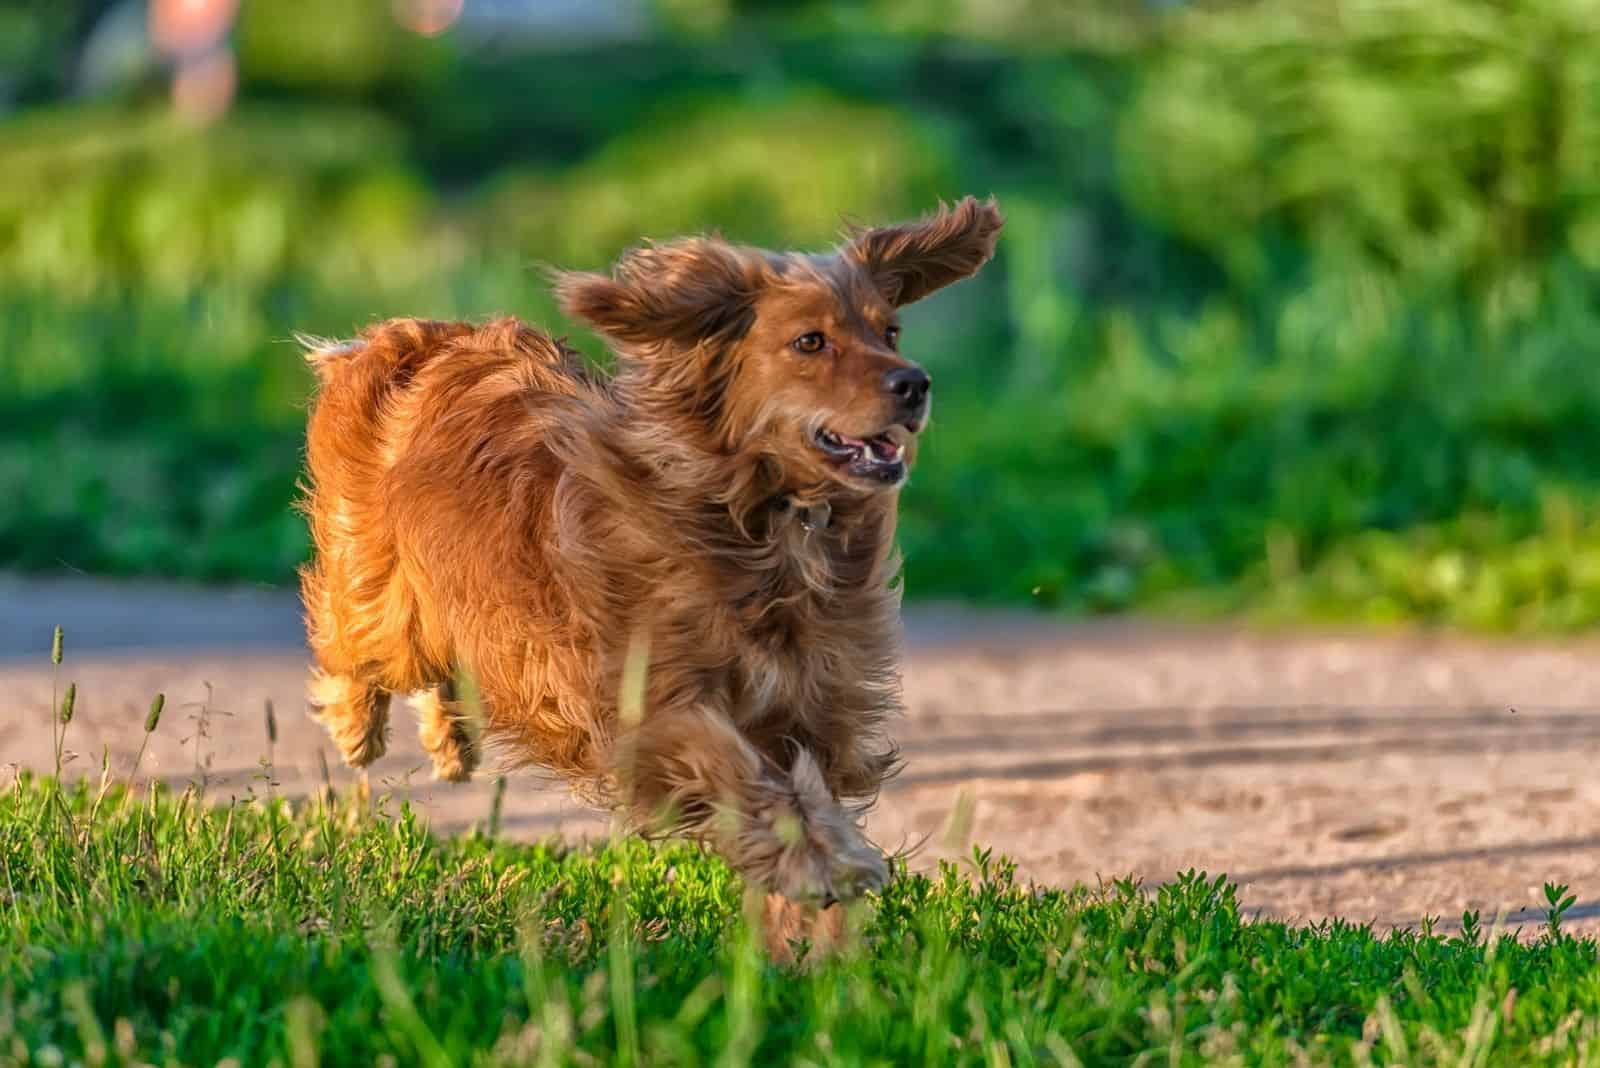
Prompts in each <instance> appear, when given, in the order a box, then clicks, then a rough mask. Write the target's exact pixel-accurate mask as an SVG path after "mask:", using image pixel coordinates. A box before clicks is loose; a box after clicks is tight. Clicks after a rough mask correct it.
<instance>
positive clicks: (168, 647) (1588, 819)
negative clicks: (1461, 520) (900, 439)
mask: <svg viewBox="0 0 1600 1068" xmlns="http://www.w3.org/2000/svg"><path fill="white" fill-rule="evenodd" d="M296 616H297V613H296V610H295V605H294V601H293V598H292V597H291V596H289V595H287V594H285V593H282V592H281V591H247V592H235V593H221V594H216V593H195V592H192V591H183V590H173V589H171V588H166V587H154V586H131V587H130V586H111V585H107V584H103V583H94V582H79V581H68V582H45V583H40V582H32V581H29V582H23V581H20V580H15V579H0V693H4V694H5V698H4V701H5V703H6V704H8V705H9V706H10V707H9V708H7V709H3V710H0V765H4V766H6V767H7V768H8V769H9V768H11V767H15V766H24V767H34V768H42V767H47V766H49V764H50V760H51V757H50V727H49V718H48V708H49V705H50V700H51V671H50V665H49V658H48V650H49V634H50V627H51V626H52V624H53V623H54V622H56V621H58V620H59V621H61V622H62V623H63V624H64V625H65V626H66V628H67V633H68V656H67V662H66V664H65V666H64V668H63V671H62V680H63V683H64V682H65V681H66V680H67V679H71V680H75V681H76V682H77V684H78V692H79V695H80V696H79V701H78V710H79V712H78V715H77V718H76V719H75V720H74V722H73V724H72V729H71V734H70V735H69V739H68V748H69V749H70V750H72V751H73V753H74V754H75V756H74V757H73V760H72V764H71V765H70V766H71V768H73V769H75V770H78V771H81V772H83V773H94V774H98V770H99V761H100V756H101V753H102V747H108V748H109V753H110V758H111V761H112V768H113V770H114V771H120V772H125V771H126V769H127V768H128V766H129V765H130V763H131V761H132V758H133V753H134V751H135V750H136V749H137V747H138V743H139V741H140V737H141V730H140V726H141V723H142V720H143V717H144V711H145V709H146V707H147V706H148V702H149V699H150V696H151V695H152V694H154V693H155V692H156V691H158V690H159V691H164V692H165V693H166V694H167V695H168V700H169V704H168V712H167V715H166V719H165V720H164V722H163V724H162V727H161V730H160V731H159V732H158V734H157V736H156V738H155V739H154V740H153V742H152V744H151V746H150V751H149V753H147V755H146V757H145V765H144V772H145V775H146V776H152V775H153V776H156V777H160V778H163V779H165V780H167V781H169V782H173V783H177V784H182V783H186V782H188V781H190V780H191V779H194V778H196V777H197V772H196V763H195V761H196V757H195V752H196V747H197V746H198V747H199V749H200V752H201V754H202V764H203V765H206V766H207V769H208V770H206V771H205V777H206V779H207V784H208V785H207V789H208V791H209V793H210V794H211V796H213V797H218V798H223V797H227V796H245V795H247V794H249V793H251V792H260V791H262V790H264V789H266V781H267V780H266V773H265V770H264V767H263V764H262V761H263V760H264V759H266V757H267V755H268V748H267V739H266V734H265V729H264V722H263V708H264V705H265V703H266V701H267V700H269V699H270V700H272V701H273V702H274V703H275V706H276V708H277V710H278V722H279V741H278V744H277V746H276V749H275V751H274V752H273V754H272V758H273V765H272V770H273V775H274V777H275V779H276V781H277V783H278V784H279V785H278V789H280V790H283V791H288V792H293V793H304V792H306V791H307V790H309V789H312V788H314V786H315V784H316V783H317V782H319V781H320V776H321V772H320V769H319V762H318V753H319V752H324V753H326V754H327V755H328V757H329V759H330V760H331V759H332V752H331V750H329V749H328V748H327V746H326V744H325V742H324V740H323V738H322V735H321V732H320V731H319V730H318V728H317V727H316V726H315V725H314V724H312V723H311V722H310V721H309V720H307V719H306V717H305V716H304V714H303V703H302V699H301V686H302V678H303V672H304V666H305V657H304V653H303V651H302V649H301V648H300V647H299V639H298V623H297V618H296ZM908 643H909V648H908V654H907V660H906V691H907V698H908V703H909V706H910V711H909V714H908V716H907V717H906V719H905V720H904V721H903V722H902V723H901V724H900V727H899V730H898V732H897V733H898V736H899V739H900V741H901V742H902V745H903V747H904V751H905V755H906V758H907V765H906V770H905V773H904V774H903V775H902V776H901V778H900V779H899V780H898V781H897V782H896V783H895V784H894V785H893V786H892V787H891V789H890V790H889V791H888V792H887V793H886V795H885V797H884V799H883V802H882V804H881V805H880V807H879V809H878V811H877V812H876V813H875V814H874V816H873V820H872V829H873V831H874V833H875V835H876V836H877V837H878V838H879V840H880V841H883V842H884V843H886V844H888V845H891V846H892V845H895V844H897V843H900V842H902V841H907V842H913V841H917V840H919V839H921V838H923V837H924V836H929V835H931V837H930V838H929V839H928V841H927V844H926V847H925V848H924V849H923V851H922V852H921V853H919V854H918V855H917V858H916V860H915V861H914V866H918V867H925V866H931V865H932V864H933V863H934V861H935V859H936V858H938V857H941V856H950V855H955V854H961V853H965V852H966V846H965V844H964V842H962V841H960V840H957V841H951V840H949V839H948V838H947V837H946V835H945V833H944V831H945V828H946V826H947V825H948V824H949V823H950V822H951V816H952V813H959V812H961V811H963V810H967V811H970V813H971V821H970V832H969V833H968V835H967V836H966V839H967V840H969V841H977V842H981V843H984V844H987V845H992V846H994V847H995V850H996V852H998V853H1006V854H1009V855H1010V856H1012V857H1013V858H1015V859H1016V860H1017V862H1018V865H1019V868H1020V870H1021V872H1022V873H1023V874H1024V875H1026V876H1029V877H1032V878H1036V879H1039V880H1041V881H1050V882H1065V881H1071V880H1079V879H1081V880H1087V881H1089V882H1091V883H1092V882H1093V881H1094V880H1095V879H1097V878H1105V879H1108V880H1109V879H1112V878H1116V877H1120V876H1125V875H1128V874H1130V873H1131V874H1133V875H1136V876H1140V877H1143V878H1145V879H1146V880H1148V881H1159V880H1162V879H1166V878H1170V877H1171V876H1172V874H1173V873H1174V872H1177V871H1179V870H1182V869H1186V868H1190V867H1195V868H1200V869H1204V870H1206V871H1209V872H1212V873H1217V872H1227V873H1228V874H1229V875H1231V876H1233V877H1234V878H1235V880H1237V881H1238V882H1239V883H1240V885H1241V887H1242V895H1243V898H1244V900H1245V902H1246V903H1247V905H1249V906H1250V907H1251V908H1254V909H1259V910H1261V911H1262V912H1264V913H1266V914H1271V915H1277V916H1284V917H1290V918H1300V919H1310V918H1317V917H1322V916H1328V915H1339V916H1344V917H1347V918H1352V919H1358V920H1369V919H1375V920H1378V921H1379V922H1382V923H1407V922H1414V921H1416V920H1417V919H1418V918H1419V917H1421V916H1423V915H1430V914H1431V915H1441V916H1444V917H1446V919H1447V920H1450V919H1455V918H1458V917H1459V916H1460V914H1461V912H1462V910H1464V909H1469V908H1473V909H1481V910H1482V911H1483V912H1484V915H1485V918H1486V919H1487V918H1488V917H1489V916H1490V915H1492V914H1493V913H1494V912H1495V911H1496V910H1497V909H1499V908H1506V909H1509V910H1518V909H1529V910H1531V911H1527V912H1520V913H1519V912H1515V911H1513V913H1512V916H1511V919H1512V920H1513V922H1515V921H1517V920H1528V919H1530V918H1532V919H1537V918H1538V917H1539V916H1541V915H1542V913H1540V912H1539V911H1538V909H1537V907H1536V906H1537V903H1538V902H1539V900H1540V899H1541V893H1540V884H1541V883H1542V882H1543V881H1545V880H1552V881H1558V882H1566V883H1570V884H1571V885H1572V888H1573V891H1574V892H1575V893H1577V894H1578V895H1579V905H1578V906H1577V908H1576V909H1575V910H1574V913H1573V914H1572V915H1573V916H1574V917H1576V918H1577V919H1579V920H1580V921H1582V922H1583V925H1584V926H1591V927H1600V772H1597V770H1596V769H1597V768H1600V670H1596V668H1595V665H1596V663H1597V660H1600V658H1597V656H1596V654H1597V653H1600V643H1596V642H1569V643H1538V644H1528V643H1513V642H1488V641H1471V640H1465V639H1459V638H1456V639H1429V638H1408V637H1394V636H1388V637H1379V636H1371V635H1349V636H1345V635H1330V634H1315V635H1296V636H1272V637H1267V636H1262V635H1258V634H1251V633H1247V632H1238V631H1231V630H1225V629H1184V628H1171V627H1154V626H1143V625H1131V624H1117V625H1107V626H1098V625H1096V626H1076V627H1074V626H1065V625H1057V624H1051V623H1047V622H1044V621H1040V620H1035V619H1019V618H1017V617H1014V616H1005V617H995V616H973V615H969V614H966V613H961V612H952V611H944V610H937V609H931V610H930V609H920V610H915V611H913V612H911V613H910V615H909V618H908ZM208 687H209V690H208ZM208 692H209V694H210V698H209V700H210V705H209V708H210V709H211V713H210V715H209V721H210V722H209V737H207V738H203V739H198V740H197V739H196V737H195V735H196V727H197V718H196V717H198V715H199V712H200V707H201V703H202V702H203V701H205V700H206V698H207V693H208ZM425 768H426V762H425V760H424V758H423V756H422V754H421V750H420V748H419V747H418V745H417V743H416V740H415V737H414V734H413V732H412V730H411V728H410V727H409V724H408V723H407V722H406V720H404V719H402V718H400V717H397V718H396V729H395V731H394V734H393V738H392V745H391V753H390V755H388V756H387V757H385V758H384V759H383V760H382V761H381V762H380V763H379V764H378V765H377V766H376V768H375V769H374V773H373V777H372V784H373V789H374V792H378V793H381V792H385V791H387V792H390V793H392V794H394V795H395V796H396V797H404V798H409V799H410V800H411V801H412V802H413V803H414V804H417V805H419V806H420V807H421V808H422V809H423V810H424V811H425V812H426V813H428V815H429V817H430V818H431V819H432V821H433V823H434V825H435V826H436V827H438V828H440V829H442V830H455V829H461V828H464V827H467V826H470V825H471V824H472V823H473V822H475V821H479V820H481V819H483V818H484V816H485V815H486V814H487V812H488V809H489V803H490V802H489V798H490V793H491V786H490V784H489V781H488V780H487V779H485V780H484V781H481V782H478V783H475V784H473V785H470V786H466V787H449V786H439V785H436V784H434V783H432V782H429V781H428V779H427V774H426V770H425ZM8 774H9V770H8V771H6V772H4V773H0V779H4V778H5V777H6V776H7V775H8ZM333 777H334V779H335V781H337V782H345V781H348V780H349V775H348V773H347V772H345V771H344V770H343V769H342V768H339V767H337V766H336V767H334V768H333ZM963 798H970V799H971V802H972V803H971V804H970V805H968V804H967V803H966V802H964V801H963V800H962V799H963ZM955 822H957V823H958V824H959V823H961V822H962V821H961V820H960V819H959V818H958V819H957V820H956V821H955ZM504 827H505V829H506V831H507V833H510V834H513V835H517V836H523V837H537V836H541V835H547V834H551V833H556V832H560V833H563V834H566V835H569V836H577V835H586V834H596V833H602V832H603V831H604V829H605V827H604V823H603V822H602V821H601V820H599V819H598V818H596V817H595V816H594V815H593V814H591V813H588V812H586V811H585V810H583V809H582V808H580V807H579V806H577V805H575V804H574V803H572V802H570V801H568V800H567V799H566V798H565V797H564V795H563V794H562V792H561V791H560V790H559V789H552V788H548V787H544V786H542V785H541V784H540V783H539V782H538V780H537V779H536V778H534V777H532V776H522V775H519V776H515V777H513V778H512V780H511V784H510V788H509V790H508V793H507V798H506V807H505V815H504ZM959 837H960V836H958V839H959Z"/></svg>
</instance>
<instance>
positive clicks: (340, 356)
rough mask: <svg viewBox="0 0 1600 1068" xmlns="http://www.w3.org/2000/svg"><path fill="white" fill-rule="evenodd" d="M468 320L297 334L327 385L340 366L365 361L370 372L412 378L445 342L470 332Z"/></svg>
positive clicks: (403, 321) (404, 321) (391, 323)
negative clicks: (345, 335)
mask: <svg viewBox="0 0 1600 1068" xmlns="http://www.w3.org/2000/svg"><path fill="white" fill-rule="evenodd" d="M472 331H473V327H472V326H471V324H469V323H450V322H443V321H441V320H437V319H388V320H385V321H384V322H381V323H376V324H374V325H372V326H369V327H368V328H367V329H366V330H363V331H362V332H361V336H360V337H357V338H352V339H350V340H348V341H336V340H333V339H331V338H323V337H316V336H314V335H311V334H295V335H294V339H295V341H296V342H297V343H298V344H299V345H300V347H301V348H303V349H304V350H305V357H306V362H307V363H309V364H310V365H311V369H312V370H313V371H315V372H316V374H317V380H318V381H319V382H321V383H322V384H323V385H327V384H328V383H329V382H330V381H331V380H332V379H333V377H334V376H335V375H336V374H338V373H339V371H340V369H341V368H344V367H347V366H349V365H351V364H353V363H359V364H364V365H365V367H364V370H365V371H366V372H367V373H368V374H376V375H378V376H380V377H383V378H386V379H391V380H404V379H408V378H410V377H411V376H412V375H413V374H415V373H416V372H417V369H418V368H419V367H421V366H422V365H423V364H424V363H426V362H427V361H428V358H429V357H430V356H432V355H433V354H434V353H435V352H437V351H438V349H439V347H440V346H441V345H443V344H445V343H446V342H449V341H453V340H455V339H456V338H458V337H462V336H464V335H466V334H470V333H472Z"/></svg>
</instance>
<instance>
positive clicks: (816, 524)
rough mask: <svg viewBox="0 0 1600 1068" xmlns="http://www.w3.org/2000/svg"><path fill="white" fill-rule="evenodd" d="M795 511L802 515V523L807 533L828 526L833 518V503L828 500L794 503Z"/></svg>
mask: <svg viewBox="0 0 1600 1068" xmlns="http://www.w3.org/2000/svg"><path fill="white" fill-rule="evenodd" d="M794 507H795V511H796V512H797V513H798V514H799V516H800V525H801V526H802V527H803V528H805V532H806V533H807V534H809V533H811V532H812V531H814V530H823V529H826V528H827V526H828V521H829V520H830V519H832V518H833V505H831V504H829V503H828V502H827V501H818V502H816V503H815V504H801V503H800V502H799V501H796V502H795V503H794Z"/></svg>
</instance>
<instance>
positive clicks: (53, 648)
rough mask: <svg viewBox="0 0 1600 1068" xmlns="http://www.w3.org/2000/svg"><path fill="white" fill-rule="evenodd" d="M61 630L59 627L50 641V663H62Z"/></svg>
mask: <svg viewBox="0 0 1600 1068" xmlns="http://www.w3.org/2000/svg"><path fill="white" fill-rule="evenodd" d="M61 638H62V633H61V628H60V627H57V628H56V632H55V634H54V636H52V637H51V639H50V663H52V664H59V663H61Z"/></svg>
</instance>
